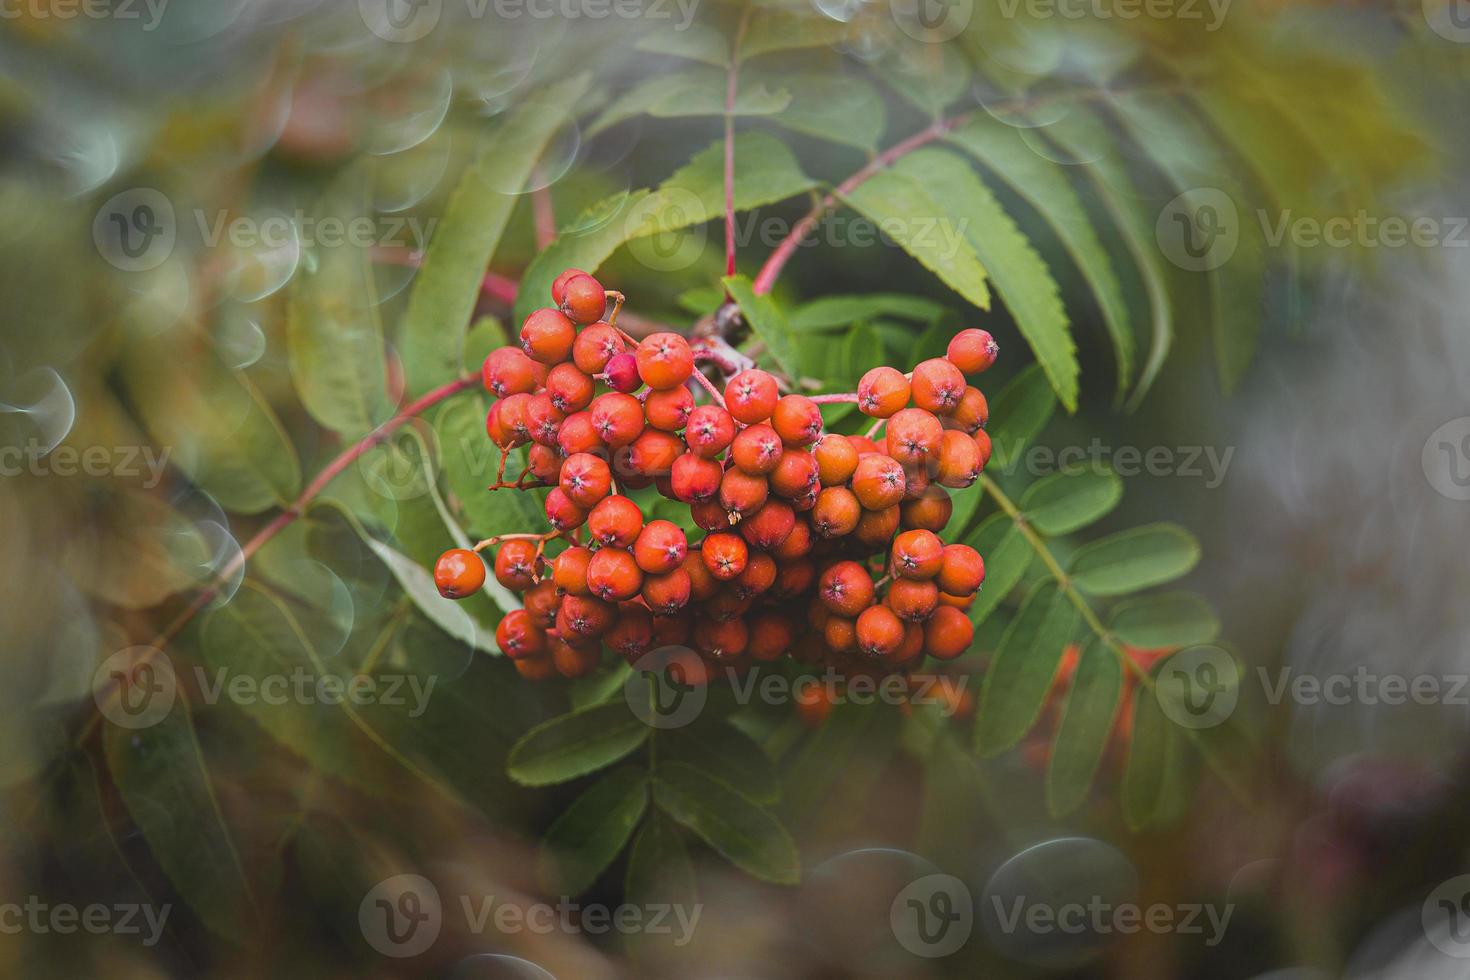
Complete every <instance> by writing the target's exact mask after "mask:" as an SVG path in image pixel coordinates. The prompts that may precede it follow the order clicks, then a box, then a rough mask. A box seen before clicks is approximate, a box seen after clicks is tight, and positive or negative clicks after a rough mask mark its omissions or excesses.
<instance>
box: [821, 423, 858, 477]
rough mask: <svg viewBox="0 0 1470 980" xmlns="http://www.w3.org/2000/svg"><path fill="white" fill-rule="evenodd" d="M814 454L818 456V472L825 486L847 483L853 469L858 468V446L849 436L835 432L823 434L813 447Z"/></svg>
mask: <svg viewBox="0 0 1470 980" xmlns="http://www.w3.org/2000/svg"><path fill="white" fill-rule="evenodd" d="M812 455H813V456H815V457H816V458H817V472H818V475H819V476H820V477H821V480H822V486H824V487H835V486H837V485H838V484H842V483H846V482H847V481H848V480H849V479H851V478H852V471H853V470H855V469H857V464H858V453H857V447H856V446H854V445H853V444H852V440H850V439H848V438H847V436H844V435H838V434H837V433H835V432H829V433H827V434H826V435H824V436H822V438H821V439H820V440H818V442H817V444H816V446H815V447H813V449H812Z"/></svg>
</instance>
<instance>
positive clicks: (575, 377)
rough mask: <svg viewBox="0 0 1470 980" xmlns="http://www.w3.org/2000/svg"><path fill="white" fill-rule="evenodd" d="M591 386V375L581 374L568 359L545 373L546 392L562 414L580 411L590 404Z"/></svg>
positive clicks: (592, 386)
mask: <svg viewBox="0 0 1470 980" xmlns="http://www.w3.org/2000/svg"><path fill="white" fill-rule="evenodd" d="M593 388H594V385H593V383H592V377H591V375H587V374H583V373H582V372H581V371H580V370H579V369H578V368H577V365H575V364H572V363H571V362H570V361H563V362H562V363H560V364H557V365H556V366H554V367H553V368H552V369H551V371H550V372H548V373H547V375H546V394H547V396H548V397H549V398H550V399H551V404H553V405H555V406H556V408H557V411H559V412H562V413H563V414H564V415H570V414H572V413H573V412H580V411H581V410H582V409H584V408H586V407H587V406H588V405H590V404H592V391H593Z"/></svg>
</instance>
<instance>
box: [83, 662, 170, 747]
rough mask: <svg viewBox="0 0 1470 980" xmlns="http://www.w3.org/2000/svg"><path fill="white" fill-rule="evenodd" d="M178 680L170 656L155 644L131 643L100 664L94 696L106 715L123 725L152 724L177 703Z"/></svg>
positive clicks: (164, 716)
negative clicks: (135, 645)
mask: <svg viewBox="0 0 1470 980" xmlns="http://www.w3.org/2000/svg"><path fill="white" fill-rule="evenodd" d="M177 694H178V680H177V678H175V677H174V668H173V664H172V663H171V662H170V661H169V659H168V656H167V655H166V654H165V653H164V652H163V651H162V650H158V649H155V648H153V647H128V648H127V649H126V650H119V651H118V652H117V653H114V654H113V655H112V656H110V657H108V658H107V659H106V660H104V661H102V663H101V664H99V665H98V667H97V670H96V671H95V672H94V673H93V674H92V699H93V700H94V701H96V702H97V710H98V711H100V712H102V717H104V718H106V719H107V720H108V721H110V722H112V723H113V724H114V725H117V726H118V727H119V728H131V729H135V730H136V729H140V728H149V727H151V726H153V725H156V724H158V723H159V722H160V721H163V719H164V718H166V717H167V716H168V713H169V711H170V710H171V709H172V708H173V706H174V698H175V697H176V696H177Z"/></svg>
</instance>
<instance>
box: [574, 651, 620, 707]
mask: <svg viewBox="0 0 1470 980" xmlns="http://www.w3.org/2000/svg"><path fill="white" fill-rule="evenodd" d="M632 672H633V668H632V667H631V666H630V665H629V664H628V663H626V662H625V661H623V660H618V661H617V662H616V663H614V664H612V665H611V666H608V667H604V668H602V669H601V670H598V671H596V672H595V673H592V674H588V675H587V676H586V677H579V678H577V679H576V680H574V681H572V683H571V692H570V693H571V698H572V710H573V711H580V710H582V709H583V708H590V707H592V706H594V705H598V704H604V703H606V702H607V701H610V700H612V699H613V698H615V697H617V696H618V695H619V694H621V693H622V692H623V685H625V684H626V683H627V682H628V676H629V675H630V674H632Z"/></svg>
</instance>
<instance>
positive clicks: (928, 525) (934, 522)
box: [900, 486, 954, 533]
mask: <svg viewBox="0 0 1470 980" xmlns="http://www.w3.org/2000/svg"><path fill="white" fill-rule="evenodd" d="M953 511H954V503H953V502H952V501H951V500H950V499H949V494H947V493H945V492H944V491H943V490H941V489H939V488H938V487H934V486H931V487H927V488H925V490H924V492H923V493H922V494H921V495H920V496H918V497H917V498H915V499H912V500H905V501H904V502H903V503H902V504H901V505H900V513H901V516H902V520H903V526H904V527H912V528H923V529H924V530H926V531H934V532H936V533H938V532H939V531H943V530H944V526H945V525H946V524H948V523H949V515H950V514H951V513H952V512H953Z"/></svg>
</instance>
